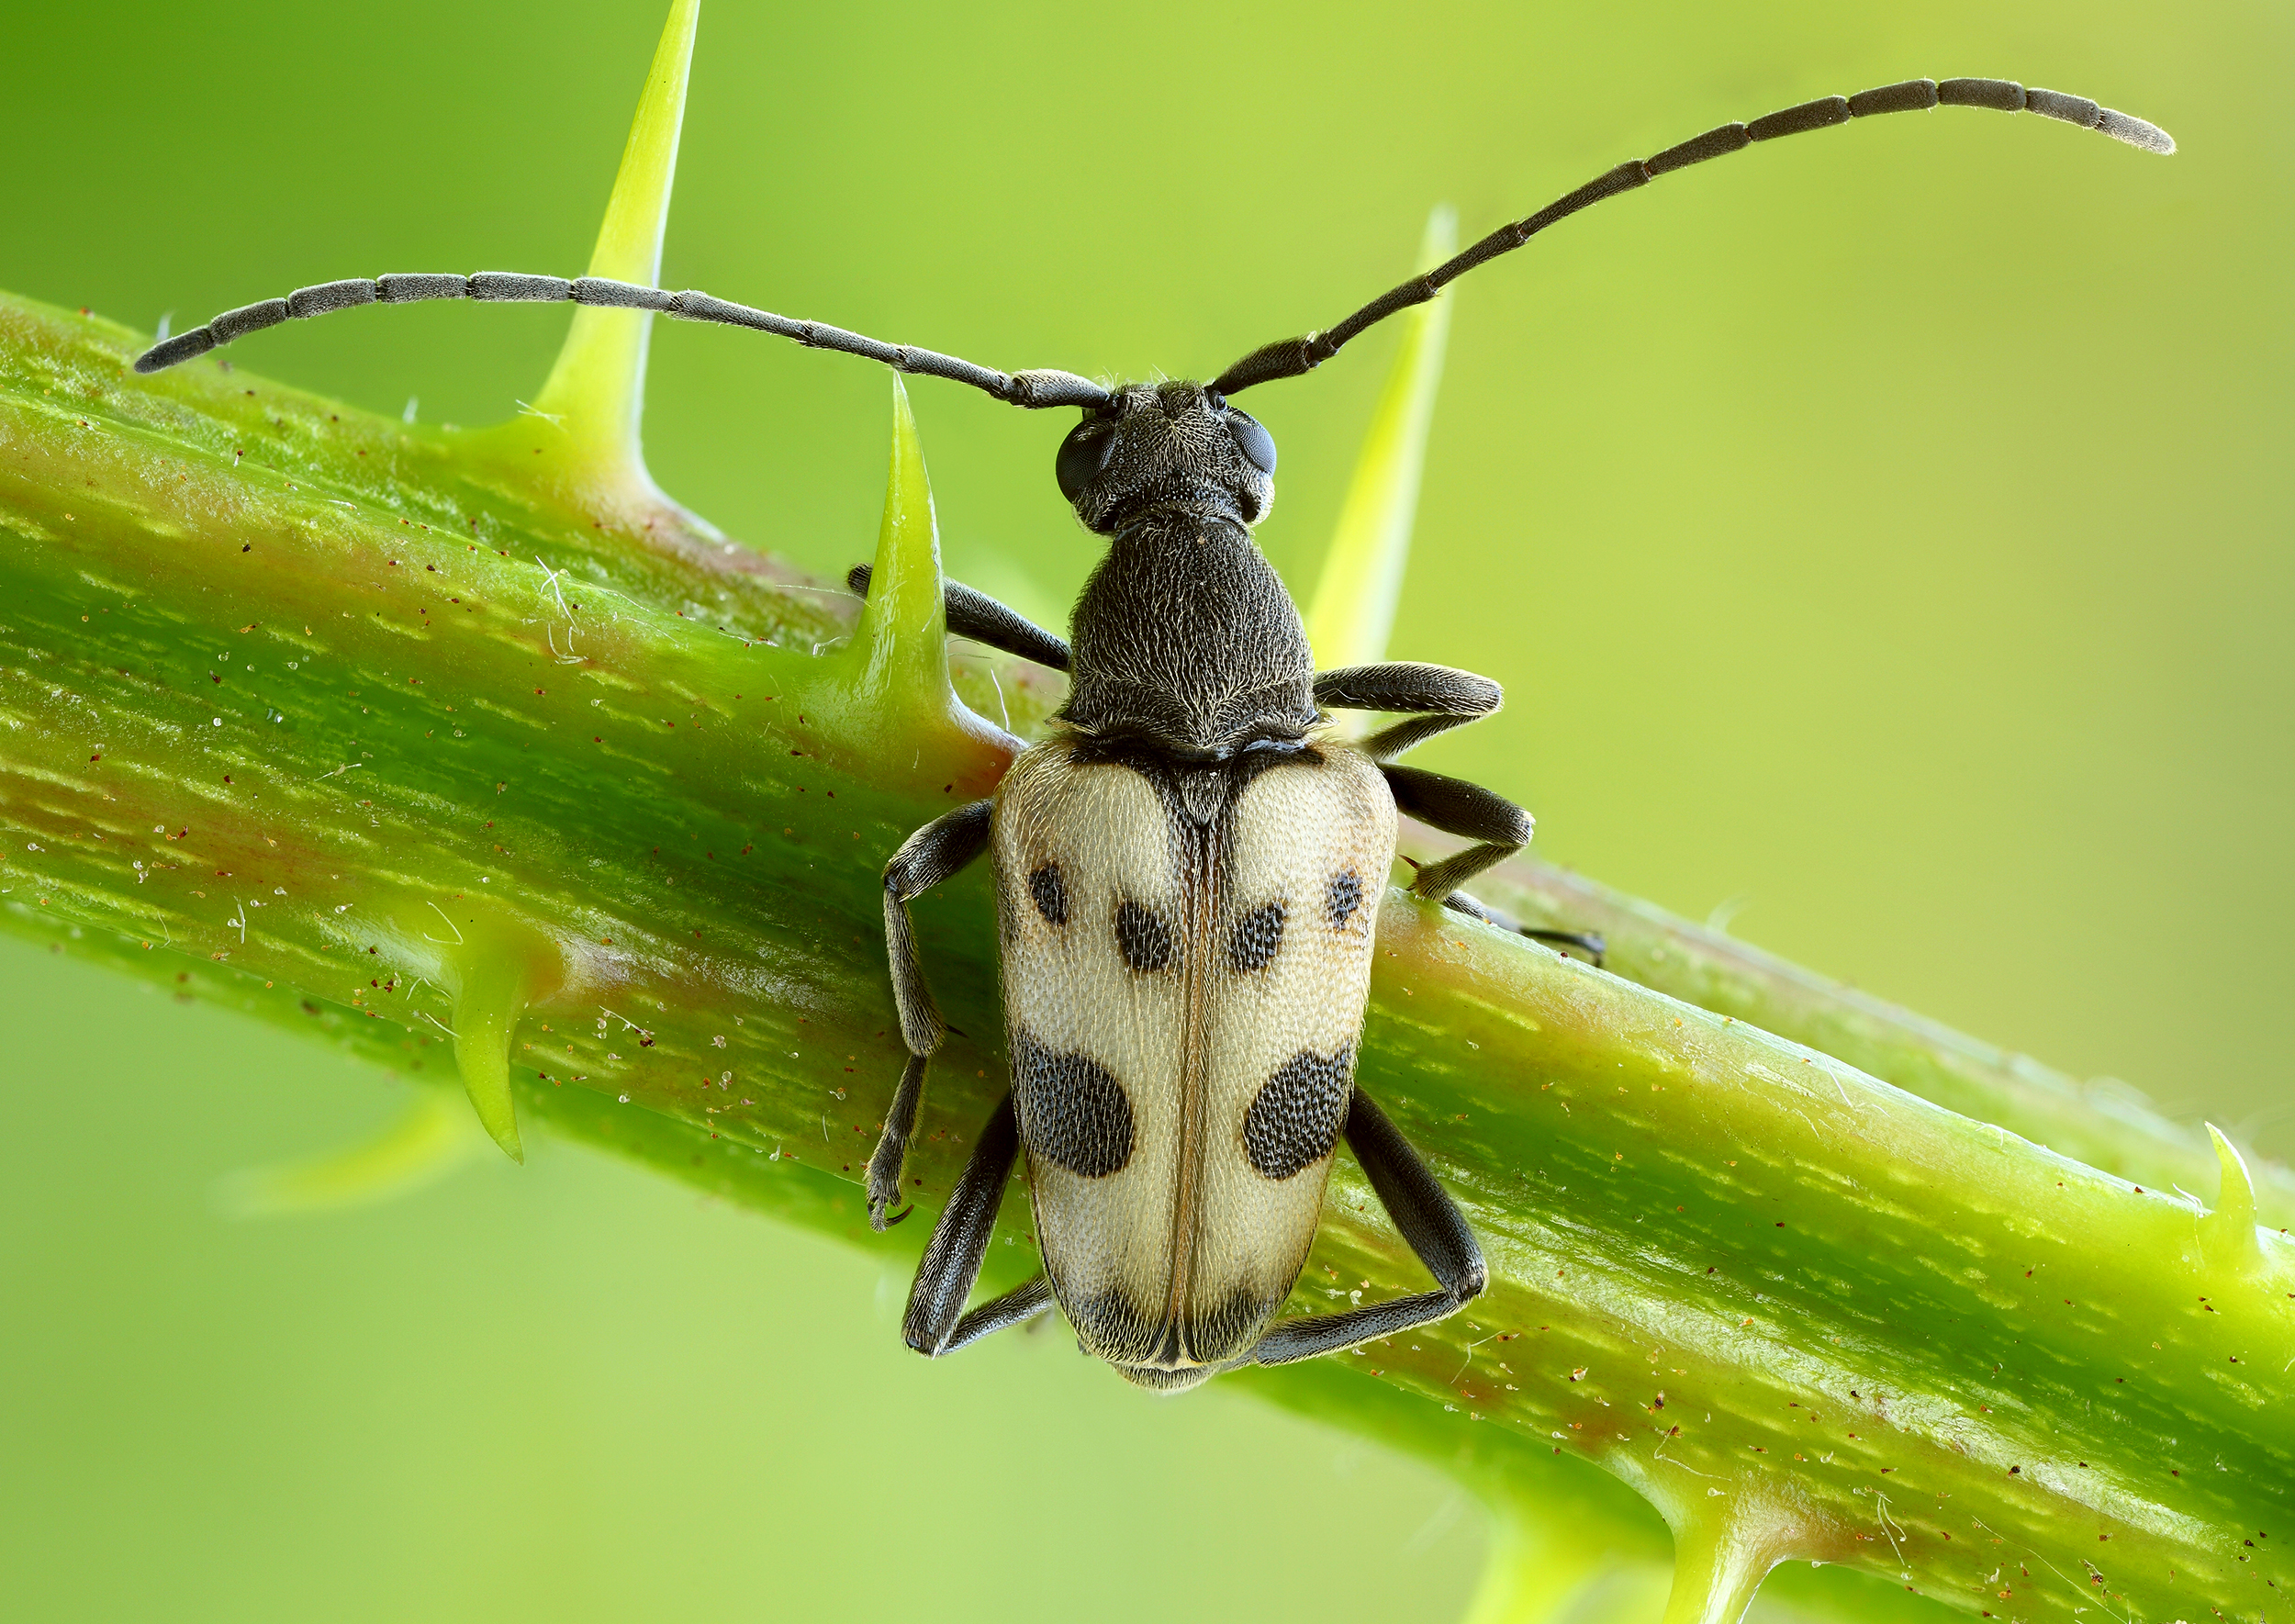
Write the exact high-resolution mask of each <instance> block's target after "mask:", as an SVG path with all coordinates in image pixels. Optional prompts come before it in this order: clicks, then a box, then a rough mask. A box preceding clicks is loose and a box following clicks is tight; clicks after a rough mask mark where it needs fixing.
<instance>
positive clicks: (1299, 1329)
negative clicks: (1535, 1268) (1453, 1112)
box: [1242, 1088, 1490, 1364]
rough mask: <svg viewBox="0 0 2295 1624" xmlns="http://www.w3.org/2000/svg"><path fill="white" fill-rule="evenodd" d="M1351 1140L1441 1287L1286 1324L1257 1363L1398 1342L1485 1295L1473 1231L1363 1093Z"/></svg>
mask: <svg viewBox="0 0 2295 1624" xmlns="http://www.w3.org/2000/svg"><path fill="white" fill-rule="evenodd" d="M1346 1132H1347V1143H1348V1146H1349V1148H1351V1149H1352V1150H1353V1151H1354V1153H1355V1159H1356V1160H1357V1161H1358V1162H1360V1163H1361V1165H1362V1170H1363V1173H1364V1175H1365V1176H1366V1177H1368V1178H1369V1179H1370V1181H1371V1189H1372V1190H1373V1191H1375V1192H1376V1193H1377V1194H1378V1197H1379V1204H1380V1205H1382V1206H1383V1207H1385V1208H1386V1211H1387V1216H1389V1217H1391V1218H1393V1219H1394V1226H1395V1227H1396V1228H1397V1229H1399V1230H1401V1231H1402V1232H1403V1239H1404V1240H1405V1242H1406V1243H1407V1244H1408V1245H1409V1247H1410V1249H1411V1250H1412V1252H1413V1253H1415V1254H1416V1256H1417V1259H1418V1260H1419V1261H1420V1262H1422V1263H1424V1264H1425V1265H1426V1266H1427V1272H1428V1273H1429V1274H1432V1275H1433V1276H1434V1277H1435V1284H1436V1287H1437V1289H1436V1290H1434V1291H1431V1292H1420V1293H1418V1294H1416V1295H1414V1296H1408V1297H1397V1298H1395V1299H1394V1301H1392V1302H1388V1303H1372V1304H1370V1305H1367V1306H1364V1307H1361V1308H1349V1309H1348V1310H1347V1311H1346V1312H1345V1313H1343V1314H1315V1315H1308V1316H1304V1317H1303V1318H1299V1319H1290V1320H1282V1321H1279V1322H1278V1323H1277V1324H1276V1325H1275V1326H1274V1327H1273V1328H1272V1329H1271V1330H1270V1331H1269V1332H1268V1333H1267V1334H1266V1335H1265V1336H1263V1337H1261V1338H1259V1345H1258V1346H1257V1347H1255V1348H1254V1349H1252V1350H1251V1352H1250V1354H1249V1356H1248V1361H1242V1362H1248V1363H1252V1364H1289V1363H1291V1362H1292V1361H1293V1360H1300V1359H1313V1358H1315V1356H1316V1355H1317V1354H1322V1353H1336V1352H1337V1351H1338V1350H1340V1349H1342V1348H1352V1347H1353V1346H1355V1345H1356V1344H1357V1343H1358V1342H1367V1341H1369V1340H1371V1338H1373V1337H1391V1336H1394V1335H1395V1334H1397V1333H1398V1332H1401V1331H1407V1330H1412V1329H1415V1328H1416V1327H1419V1326H1423V1325H1432V1324H1433V1323H1434V1322H1435V1321H1436V1320H1438V1319H1446V1318H1448V1317H1449V1316H1451V1315H1453V1314H1455V1313H1457V1312H1458V1311H1459V1310H1460V1309H1461V1308H1463V1307H1464V1306H1466V1305H1467V1304H1469V1303H1471V1302H1472V1301H1473V1300H1474V1299H1475V1298H1476V1297H1479V1296H1481V1295H1482V1294H1483V1289H1484V1288H1485V1287H1487V1286H1488V1285H1489V1283H1490V1269H1489V1266H1488V1265H1487V1264H1485V1263H1484V1262H1483V1249H1482V1248H1481V1246H1480V1245H1478V1244H1477V1243H1476V1241H1475V1239H1474V1231H1473V1229H1472V1227H1471V1226H1469V1225H1468V1224H1467V1222H1466V1215H1465V1214H1464V1213H1461V1211H1459V1207H1458V1203H1456V1202H1454V1201H1452V1200H1451V1199H1450V1192H1449V1191H1447V1190H1445V1189H1443V1187H1442V1185H1441V1183H1440V1182H1439V1181H1438V1180H1437V1179H1436V1178H1435V1176H1434V1173H1433V1172H1432V1171H1431V1170H1429V1169H1428V1168H1427V1164H1426V1163H1425V1162H1424V1161H1422V1160H1420V1159H1419V1157H1418V1152H1417V1151H1416V1150H1414V1149H1413V1148H1411V1144H1410V1141H1409V1140H1408V1139H1405V1137H1403V1135H1402V1130H1401V1129H1399V1128H1397V1127H1396V1126H1394V1123H1393V1122H1392V1121H1390V1120H1389V1119H1388V1117H1387V1114H1386V1113H1385V1112H1383V1111H1382V1110H1380V1109H1379V1107H1378V1106H1377V1105H1376V1104H1374V1103H1372V1102H1371V1097H1370V1096H1369V1095H1368V1094H1366V1093H1364V1092H1362V1090H1360V1088H1359V1089H1356V1090H1355V1091H1354V1093H1353V1096H1352V1098H1351V1099H1350V1100H1349V1104H1348V1108H1347V1130H1346Z"/></svg>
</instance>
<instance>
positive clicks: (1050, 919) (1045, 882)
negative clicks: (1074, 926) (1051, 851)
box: [1028, 863, 1068, 924]
mask: <svg viewBox="0 0 2295 1624" xmlns="http://www.w3.org/2000/svg"><path fill="white" fill-rule="evenodd" d="M1028 894H1029V895H1030V896H1032V897H1034V898H1035V899H1036V912H1037V913H1041V914H1043V915H1044V923H1045V924H1067V923H1068V882H1067V881H1066V880H1065V879H1061V878H1060V866H1059V865H1058V863H1047V864H1045V865H1044V867H1043V868H1038V869H1037V870H1036V872H1035V873H1033V874H1031V875H1029V876H1028Z"/></svg>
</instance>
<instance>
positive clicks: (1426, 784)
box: [1379, 767, 1530, 912]
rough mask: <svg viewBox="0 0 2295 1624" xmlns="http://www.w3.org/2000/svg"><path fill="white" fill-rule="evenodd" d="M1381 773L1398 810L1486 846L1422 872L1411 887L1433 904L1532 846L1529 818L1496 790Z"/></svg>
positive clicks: (1435, 777)
mask: <svg viewBox="0 0 2295 1624" xmlns="http://www.w3.org/2000/svg"><path fill="white" fill-rule="evenodd" d="M1379 770H1380V771H1381V772H1383V773H1384V774H1385V775H1386V784H1387V788H1388V789H1390V790H1393V791H1394V804H1395V806H1396V807H1397V808H1398V809H1399V810H1401V811H1403V812H1408V813H1409V814H1410V815H1411V816H1412V817H1414V818H1416V819H1417V820H1418V821H1419V822H1420V823H1430V824H1432V825H1433V826H1434V827H1436V828H1438V829H1439V830H1441V831H1442V832H1443V833H1444V834H1463V835H1465V836H1466V837H1467V838H1468V839H1469V840H1473V841H1479V842H1480V843H1481V844H1480V845H1476V846H1468V847H1467V848H1466V849H1465V850H1464V851H1462V852H1460V853H1458V854H1456V855H1455V856H1453V857H1445V858H1443V859H1442V861H1440V862H1439V863H1429V864H1427V867H1425V868H1421V869H1420V870H1419V871H1418V878H1417V879H1416V880H1415V881H1413V882H1412V884H1411V888H1410V889H1411V890H1412V892H1413V894H1415V895H1417V896H1421V897H1425V898H1426V899H1427V901H1428V902H1442V901H1445V900H1446V899H1447V898H1449V896H1450V893H1451V892H1452V891H1455V890H1458V888H1459V887H1460V886H1461V885H1464V884H1465V883H1466V882H1467V881H1468V880H1470V879H1473V878H1474V876H1475V875H1477V874H1480V873H1481V872H1482V871H1483V869H1485V868H1489V867H1490V866H1491V865H1492V864H1494V863H1496V862H1499V861H1501V860H1502V859H1504V858H1506V857H1512V856H1513V855H1514V854H1515V853H1516V852H1517V851H1520V850H1521V849H1522V848H1523V847H1524V846H1528V844H1529V843H1530V814H1529V813H1528V812H1524V811H1523V810H1522V809H1521V808H1520V807H1518V806H1517V805H1515V804H1514V802H1513V801H1508V800H1507V799H1506V797H1505V796H1503V795H1500V794H1498V793H1496V792H1495V791H1494V790H1485V789H1483V787H1482V786H1481V785H1479V784H1470V783H1468V782H1467V781H1466V780H1465V779H1464V778H1445V777H1444V776H1443V775H1442V774H1440V773H1430V772H1425V771H1422V770H1421V769H1419V768H1417V767H1381V768H1380V769H1379ZM1461 912H1463V910H1461Z"/></svg>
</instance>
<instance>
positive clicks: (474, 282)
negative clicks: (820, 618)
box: [136, 271, 1114, 409]
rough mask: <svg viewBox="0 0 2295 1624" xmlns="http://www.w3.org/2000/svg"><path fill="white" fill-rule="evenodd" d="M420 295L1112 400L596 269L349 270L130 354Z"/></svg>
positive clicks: (1002, 391)
mask: <svg viewBox="0 0 2295 1624" xmlns="http://www.w3.org/2000/svg"><path fill="white" fill-rule="evenodd" d="M423 299H480V300H484V301H487V302H489V303H508V304H564V303H566V302H568V301H571V302H572V303H574V304H577V305H598V306H602V307H604V308H608V309H619V310H658V311H660V312H661V313H662V314H663V315H665V316H672V317H676V318H677V319H680V320H685V321H715V322H719V323H722V325H724V326H727V327H745V328H748V329H750V330H753V331H756V332H769V333H772V334H774V335H775V336H776V337H778V338H785V339H792V340H794V341H795V342H798V343H800V344H803V345H804V346H805V347H806V348H808V349H813V350H835V351H838V352H840V353H844V354H846V355H859V356H863V357H865V358H867V359H868V360H870V361H881V362H883V363H884V364H886V365H887V366H890V367H891V368H893V369H894V370H895V371H898V372H910V373H916V374H919V375H922V376H924V377H935V378H949V379H952V380H954V381H955V382H957V383H959V384H969V385H971V386H972V387H974V388H975V389H978V390H980V391H981V392H982V393H983V394H987V395H992V396H994V397H995V398H997V399H999V400H1002V401H1005V402H1007V403H1009V404H1011V405H1013V406H1022V407H1028V408H1031V409H1041V408H1044V407H1047V406H1081V407H1085V408H1092V407H1099V406H1105V405H1107V404H1108V403H1109V402H1110V401H1111V400H1113V399H1114V397H1113V396H1111V395H1110V394H1109V393H1108V392H1107V391H1106V390H1105V389H1103V388H1102V387H1101V386H1099V385H1098V384H1095V383H1093V382H1092V380H1091V379H1090V378H1084V377H1078V376H1077V375H1075V374H1074V373H1072V372H1052V371H1039V372H1014V373H1003V372H997V371H995V370H994V369H993V368H991V367H986V366H977V365H975V364H972V363H971V362H969V361H960V360H958V359H957V357H956V356H954V355H942V354H939V353H935V352H934V351H931V350H918V349H912V348H911V347H910V346H909V345H907V344H887V343H881V342H879V341H877V340H875V339H872V338H865V337H863V336H862V335H861V334H859V333H856V332H846V331H845V330H844V329H843V328H841V327H831V326H828V325H827V324H826V323H824V322H820V321H796V320H792V319H789V317H787V316H776V315H774V314H773V313H772V312H771V311H769V310H755V309H751V308H749V307H748V306H747V305H735V304H729V303H727V302H726V301H725V300H723V299H720V298H712V297H710V296H709V295H708V294H706V293H698V292H693V291H690V290H689V291H687V292H685V293H666V292H664V291H663V290H662V289H660V288H658V287H645V286H640V285H639V284H637V283H634V282H616V281H613V280H612V279H610V277H605V276H581V277H577V278H576V279H575V280H573V281H571V282H569V281H567V280H566V279H565V277H563V276H530V275H526V274H521V273H519V272H515V271H480V272H478V273H477V274H476V275H472V276H455V275H442V276H432V275H393V276H377V277H375V278H374V279H373V280H372V281H370V280H368V279H366V278H365V277H361V276H354V277H351V278H349V279H347V280H345V281H341V282H321V283H319V285H318V286H315V287H298V288H297V289H296V290H295V291H294V292H293V293H291V294H289V295H287V297H285V298H283V299H264V300H263V301H262V302H261V303H260V304H253V305H241V307H240V308H238V309H236V310H226V311H224V312H223V314H222V315H220V316H218V317H216V318H215V319H213V320H212V321H209V322H208V323H207V325H206V326H205V327H195V328H193V329H192V330H190V331H189V332H180V333H177V334H176V335H175V336H174V338H171V339H162V340H161V341H160V342H158V343H156V344H153V345H152V346H151V348H150V349H149V350H146V351H145V352H144V353H142V354H141V355H139V356H138V357H136V370H137V371H138V372H161V371H163V370H165V369H166V368H168V367H171V366H175V365H179V364H182V363H184V362H185V361H191V360H195V359H196V358H197V357H199V356H201V355H205V354H206V353H207V352H208V351H210V350H213V349H215V348H217V347H218V346H219V345H223V344H228V343H229V342H231V341H232V340H233V339H237V338H244V337H245V336H246V335H247V334H249V333H251V332H261V331H262V330H263V329H264V328H266V327H276V326H278V325H279V323H281V322H282V321H290V320H306V319H309V318H311V317H313V316H324V315H326V314H328V313H329V312H330V311H333V310H347V309H350V308H352V307H353V306H354V305H410V304H414V303H417V302H418V301H420V300H423Z"/></svg>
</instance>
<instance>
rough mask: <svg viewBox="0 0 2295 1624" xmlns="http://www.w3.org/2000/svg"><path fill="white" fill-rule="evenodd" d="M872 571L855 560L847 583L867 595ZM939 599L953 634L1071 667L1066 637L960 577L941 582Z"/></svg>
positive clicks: (1043, 662) (1040, 661)
mask: <svg viewBox="0 0 2295 1624" xmlns="http://www.w3.org/2000/svg"><path fill="white" fill-rule="evenodd" d="M870 574H871V566H868V565H866V564H856V565H855V566H853V567H852V568H851V569H849V570H847V571H846V572H845V586H846V587H848V588H851V589H852V590H853V591H855V592H857V593H859V594H860V595H861V596H862V597H863V598H866V597H868V579H869V576H870ZM940 602H941V610H942V612H943V613H945V614H946V616H947V620H948V635H950V636H951V637H969V638H970V639H971V640H972V641H973V642H975V643H985V644H988V646H989V647H991V648H1001V649H1002V650H1003V651H1004V652H1005V653H1006V654H1008V655H1019V656H1020V657H1021V658H1022V659H1024V660H1034V661H1035V662H1036V664H1037V665H1039V666H1050V667H1051V668H1052V669H1053V670H1055V671H1065V670H1067V669H1068V666H1069V648H1068V643H1067V640H1066V639H1064V638H1061V637H1058V636H1056V635H1054V634H1053V633H1049V632H1047V631H1046V630H1045V629H1044V628H1043V627H1041V626H1039V625H1037V624H1036V622H1034V621H1032V620H1030V619H1028V618H1027V616H1025V615H1024V614H1022V613H1021V612H1020V611H1019V610H1013V609H1007V608H1005V607H1004V606H1003V605H1002V604H1001V603H999V602H998V601H997V600H996V599H993V598H991V597H990V596H989V595H988V594H987V593H985V592H981V591H977V590H975V589H974V588H970V587H968V586H965V585H964V584H963V583H962V582H960V581H946V582H944V583H942V586H941V595H940Z"/></svg>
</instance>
